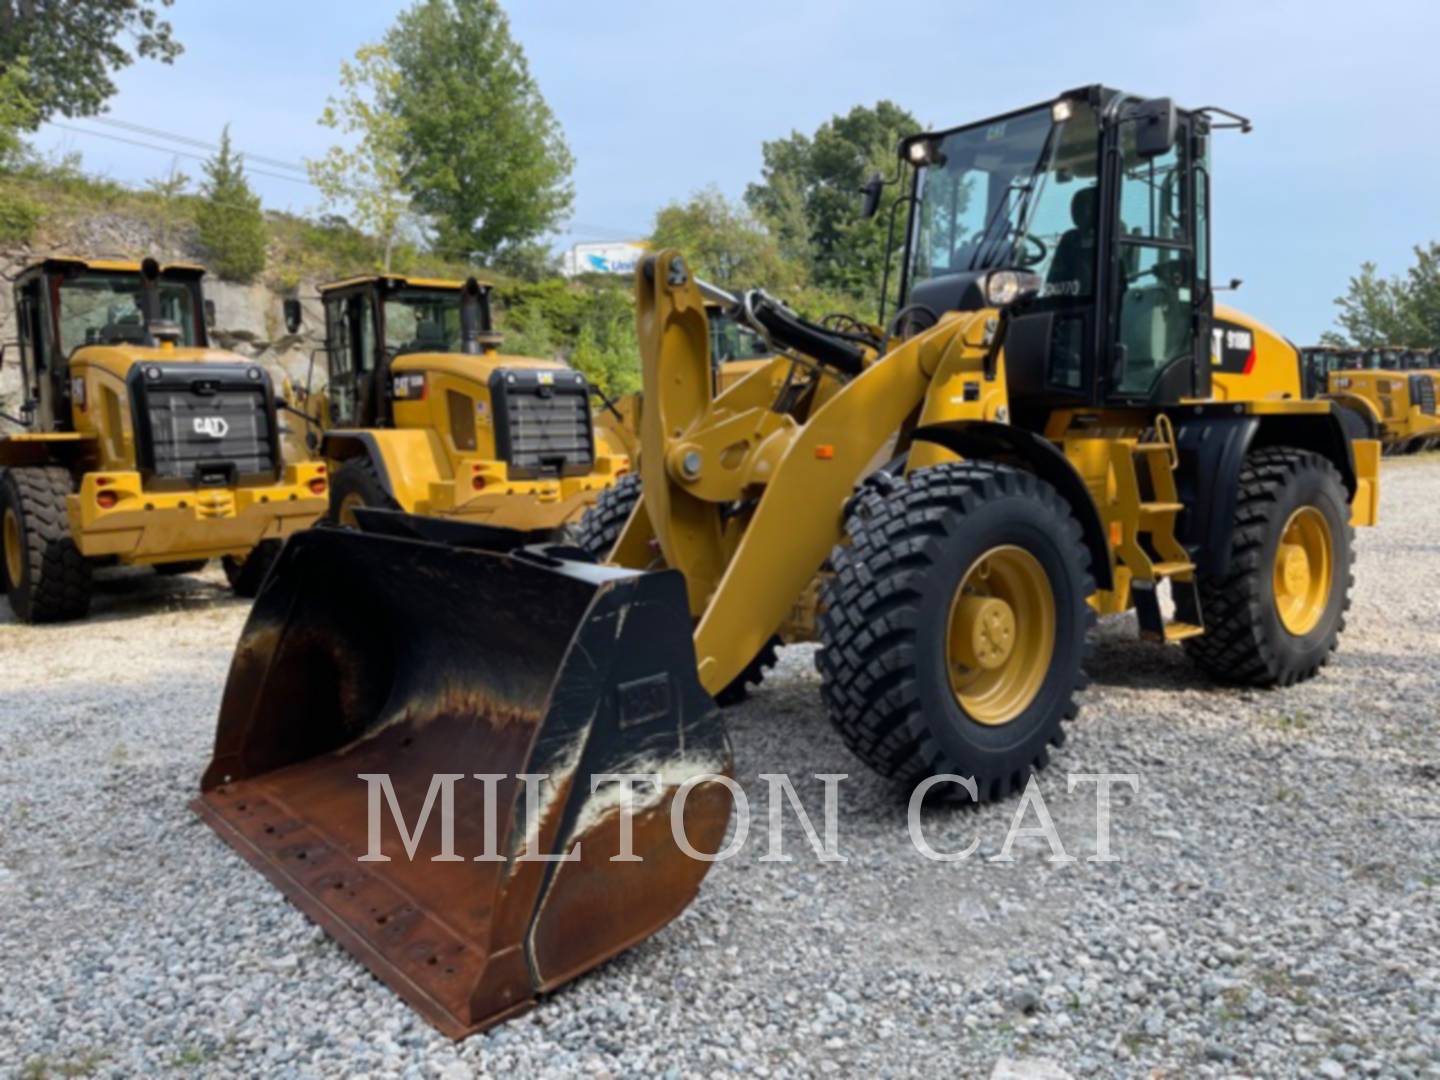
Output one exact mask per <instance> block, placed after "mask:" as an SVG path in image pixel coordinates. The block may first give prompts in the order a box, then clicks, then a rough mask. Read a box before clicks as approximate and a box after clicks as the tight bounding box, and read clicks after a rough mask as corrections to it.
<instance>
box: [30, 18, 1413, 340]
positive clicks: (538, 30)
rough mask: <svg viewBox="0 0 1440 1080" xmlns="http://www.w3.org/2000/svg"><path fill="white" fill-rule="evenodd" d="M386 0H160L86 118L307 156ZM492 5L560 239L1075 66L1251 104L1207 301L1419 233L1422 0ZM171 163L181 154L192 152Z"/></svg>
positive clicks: (1338, 284)
mask: <svg viewBox="0 0 1440 1080" xmlns="http://www.w3.org/2000/svg"><path fill="white" fill-rule="evenodd" d="M405 6H407V5H406V2H404V0H298V2H297V0H286V2H281V0H246V2H245V3H243V4H241V3H234V2H229V0H176V2H175V5H174V6H173V7H172V8H170V9H168V15H167V17H168V18H169V19H170V21H171V23H172V24H173V26H174V29H175V36H176V38H177V39H178V40H179V41H180V42H181V43H182V44H183V45H184V46H185V52H184V54H183V55H182V56H181V57H180V58H179V59H178V60H177V61H176V62H175V64H174V65H172V66H162V65H158V64H154V63H150V62H144V61H140V62H137V63H136V64H135V65H133V66H132V67H130V68H127V69H125V70H124V71H122V72H120V73H119V75H118V76H117V78H116V82H117V84H118V86H119V93H118V94H116V95H115V97H114V98H113V99H112V100H111V102H110V112H109V115H110V117H112V118H114V119H116V120H120V121H124V122H128V123H132V124H141V125H144V126H146V127H150V128H154V129H159V130H163V131H166V132H172V133H177V134H182V135H185V136H188V137H191V138H195V139H201V140H205V141H211V142H213V141H214V140H215V139H216V138H217V137H218V134H219V131H220V128H221V126H222V125H223V124H225V123H227V122H228V123H229V124H230V126H231V135H232V138H233V140H234V143H235V145H236V146H237V147H238V148H239V149H241V150H243V151H245V152H247V153H249V154H251V155H253V156H256V157H269V158H272V159H275V160H277V161H282V162H294V163H299V162H300V161H302V159H304V158H306V157H317V156H319V155H320V154H322V153H323V152H324V150H325V148H326V146H327V145H329V142H330V141H331V138H330V135H331V133H330V132H328V131H327V130H325V129H323V128H321V127H319V126H318V125H317V124H316V122H315V119H316V117H317V116H318V115H319V114H320V111H321V109H322V108H323V106H324V104H325V100H326V97H327V96H328V95H329V94H331V93H332V92H334V90H335V86H336V76H337V72H338V69H339V64H340V62H341V60H343V59H345V58H346V57H348V56H350V55H351V54H353V53H354V51H355V49H356V48H357V47H358V46H360V45H361V44H364V43H366V42H370V41H375V40H377V39H379V38H380V37H381V36H382V35H383V34H384V32H385V30H386V28H387V27H388V26H389V25H390V23H391V21H392V20H393V19H394V16H395V14H396V13H397V12H398V11H399V10H401V9H402V8H404V7H405ZM506 8H507V11H508V12H509V15H510V19H511V24H512V31H513V33H514V35H515V37H516V38H517V40H518V41H519V42H520V43H521V45H522V46H523V48H524V49H525V52H526V54H527V56H528V58H529V62H530V66H531V71H532V73H533V74H534V76H535V78H536V80H537V81H538V83H539V85H540V88H541V91H542V92H543V93H544V95H545V97H546V99H547V100H548V101H549V103H550V106H551V108H552V109H553V110H554V112H555V114H556V116H557V117H558V119H559V121H560V123H561V126H562V127H563V129H564V131H565V135H566V138H567V140H568V141H569V144H570V147H571V149H572V151H573V152H574V155H575V159H576V168H575V174H574V184H575V205H574V211H573V218H572V221H571V224H570V228H569V232H568V234H567V236H566V238H565V239H566V240H567V241H581V240H620V239H633V238H639V237H642V236H644V235H646V234H647V233H648V232H649V231H650V226H651V224H652V221H653V217H654V213H655V211H656V209H658V208H659V207H660V206H662V205H664V204H665V203H667V202H670V201H672V200H676V199H683V198H685V197H686V196H688V195H690V194H691V193H693V192H695V191H697V190H699V189H701V188H704V187H706V186H707V185H710V184H714V185H717V186H718V187H719V188H720V189H721V190H722V191H723V192H725V193H726V194H727V195H729V196H730V197H732V198H738V197H739V196H740V195H742V194H743V192H744V190H745V185H746V184H747V183H749V182H750V181H752V180H755V179H756V178H757V177H758V176H759V172H760V164H761V157H760V147H761V143H762V142H763V141H764V140H766V139H774V138H781V137H784V136H786V135H788V134H790V133H791V132H792V131H801V132H807V133H808V132H813V131H814V130H815V128H817V127H818V126H819V125H820V124H822V123H823V122H824V121H825V120H826V119H828V118H829V117H830V116H832V115H834V114H836V113H841V112H845V111H848V110H849V109H850V108H851V107H852V106H854V105H856V104H873V103H874V102H876V101H878V100H881V99H885V98H888V99H890V100H892V101H895V102H897V103H898V104H900V105H902V106H904V107H905V108H907V109H909V110H910V111H911V112H912V113H913V114H914V115H915V116H916V117H917V118H919V120H920V121H921V123H922V124H923V125H924V126H926V127H930V128H941V127H950V126H954V125H956V124H960V123H966V122H969V121H972V120H980V119H984V118H985V117H987V116H991V115H994V114H997V113H1001V112H1005V111H1008V110H1010V109H1012V108H1016V107H1019V106H1022V105H1027V104H1030V103H1032V102H1036V101H1043V100H1046V99H1049V98H1052V97H1054V96H1055V95H1057V94H1058V93H1060V92H1061V91H1063V90H1068V89H1071V88H1073V87H1077V86H1082V85H1086V84H1089V83H1095V82H1103V83H1105V84H1107V85H1110V86H1116V87H1119V88H1121V89H1125V90H1130V91H1134V92H1136V93H1142V94H1147V95H1153V96H1161V95H1167V96H1171V97H1174V98H1175V99H1176V101H1177V103H1178V104H1180V105H1181V106H1186V107H1198V106H1202V105H1221V106H1224V107H1226V108H1229V109H1233V110H1234V111H1236V112H1240V113H1243V114H1245V115H1246V116H1249V117H1250V118H1251V119H1252V120H1253V121H1254V122H1255V130H1254V132H1253V133H1251V134H1248V135H1241V134H1239V133H1237V132H1222V133H1220V134H1219V136H1218V137H1217V138H1216V140H1215V145H1214V170H1215V180H1214V187H1215V192H1214V219H1215V220H1214V248H1215V261H1214V276H1215V279H1216V281H1217V282H1223V281H1226V280H1228V279H1230V278H1240V279H1242V280H1243V282H1244V285H1243V286H1242V287H1241V289H1240V291H1239V292H1238V293H1236V294H1233V295H1232V296H1230V297H1229V299H1230V300H1231V301H1232V302H1233V303H1234V304H1235V305H1236V306H1238V307H1240V308H1242V309H1243V310H1245V311H1246V312H1248V313H1249V314H1251V315H1253V316H1255V317H1258V318H1260V319H1262V320H1264V321H1265V322H1268V323H1269V324H1270V325H1271V326H1273V327H1275V328H1276V329H1277V330H1279V331H1280V332H1281V333H1283V334H1285V335H1287V336H1288V337H1290V338H1291V339H1292V340H1294V341H1296V342H1299V343H1308V342H1310V341H1312V340H1314V339H1316V338H1318V336H1319V335H1320V333H1321V332H1322V331H1324V330H1325V329H1327V328H1330V327H1331V326H1332V324H1333V320H1334V311H1335V307H1334V299H1335V298H1336V297H1337V296H1339V295H1341V294H1342V293H1343V292H1344V291H1345V287H1346V283H1347V281H1348V280H1349V278H1350V276H1351V275H1352V274H1353V273H1355V272H1356V271H1357V270H1358V268H1359V266H1360V264H1361V263H1362V262H1364V261H1366V260H1369V261H1373V262H1375V263H1377V264H1378V265H1379V268H1380V270H1381V272H1382V273H1385V274H1397V273H1401V272H1403V271H1404V269H1405V268H1406V267H1407V266H1408V265H1409V263H1410V262H1411V249H1412V247H1413V246H1414V245H1415V244H1417V243H1422V242H1428V241H1430V240H1432V239H1434V240H1440V221H1437V219H1440V138H1437V136H1436V130H1437V113H1440V74H1437V69H1436V65H1435V43H1436V42H1437V41H1440V4H1437V3H1435V2H1434V0H1372V2H1369V3H1364V4H1357V3H1354V0H1346V2H1343V3H1340V2H1332V0H1309V2H1291V0H1278V2H1269V0H1247V2H1234V0H1208V2H1206V3H1199V4H1183V5H1182V4H1175V5H1171V4H1166V3H1164V2H1163V0H1150V2H1129V0H1126V2H1118V3H1110V4H1106V3H1103V2H1101V0H1093V2H1091V3H1056V2H1051V0H1031V2H1029V3H1026V4H1024V5H1019V4H1007V3H1003V2H997V0H988V2H985V3H976V2H972V0H889V2H887V3H884V4H876V3H874V2H866V3H860V2H858V0H826V2H820V0H729V2H728V3H726V4H723V5H711V4H693V5H692V4H676V3H673V2H672V3H661V2H658V0H608V2H605V3H595V2H593V0H591V2H585V0H530V2H520V0H511V2H510V3H508V4H507V5H506ZM64 123H65V124H66V125H67V127H66V129H62V128H60V127H58V126H56V125H50V126H47V127H46V128H44V129H42V131H41V132H40V133H39V134H38V135H37V136H36V139H35V144H36V146H37V147H38V148H39V149H41V150H44V151H65V150H76V151H80V152H81V153H82V154H83V158H84V168H85V169H86V170H87V171H90V172H94V173H100V174H104V175H107V176H110V177H113V178H115V179H117V180H122V181H126V182H131V183H140V182H143V181H144V180H145V179H147V178H149V177H154V176H159V175H163V174H165V173H166V172H168V171H169V169H170V166H171V162H172V155H171V154H170V153H169V152H168V151H163V150H155V149H149V148H143V147H137V146H131V145H127V144H123V143H119V142H115V141H113V140H112V139H105V138H100V137H98V136H95V135H93V134H81V133H78V132H76V131H74V130H70V129H73V128H85V129H87V130H88V131H92V132H93V131H103V132H107V133H108V134H111V135H121V136H124V137H131V136H132V135H133V132H132V133H127V132H126V131H124V130H121V129H119V128H116V127H113V126H102V125H98V124H96V123H95V122H94V121H93V120H76V121H64ZM133 137H135V138H138V139H140V140H142V141H150V142H155V143H156V145H162V143H161V142H159V141H158V140H154V139H152V138H150V137H148V136H144V135H133ZM165 145H169V144H165ZM191 149H194V148H193V147H192V148H191ZM200 152H201V153H203V151H200ZM251 164H252V166H253V167H254V168H255V169H260V168H264V167H265V166H262V165H260V164H259V163H257V162H256V161H254V160H252V162H251ZM179 165H180V167H181V168H182V169H183V170H184V171H186V172H188V173H190V174H191V175H196V174H198V172H199V165H200V163H199V162H198V161H193V160H187V159H184V158H182V159H180V160H179ZM274 171H276V172H277V173H280V174H282V175H283V173H284V171H283V170H274ZM252 181H253V183H254V185H255V187H256V189H257V190H258V191H259V192H260V193H261V195H262V197H263V198H264V200H265V202H266V205H267V206H271V207H274V208H277V209H290V210H295V211H307V210H313V209H315V208H316V207H317V205H318V198H317V195H316V193H315V192H314V190H313V189H311V188H309V187H308V186H307V185H305V184H304V183H297V182H295V181H294V180H289V179H282V178H280V176H274V177H271V176H260V175H253V176H252ZM877 289H878V283H877Z"/></svg>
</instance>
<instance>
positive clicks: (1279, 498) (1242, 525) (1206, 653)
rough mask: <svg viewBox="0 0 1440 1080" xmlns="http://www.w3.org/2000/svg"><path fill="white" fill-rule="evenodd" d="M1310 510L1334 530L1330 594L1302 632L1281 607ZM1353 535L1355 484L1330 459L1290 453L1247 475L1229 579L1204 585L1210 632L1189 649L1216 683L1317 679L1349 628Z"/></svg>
mask: <svg viewBox="0 0 1440 1080" xmlns="http://www.w3.org/2000/svg"><path fill="white" fill-rule="evenodd" d="M1307 508H1308V510H1309V511H1313V512H1317V513H1318V515H1319V517H1320V518H1323V520H1324V522H1325V525H1326V527H1327V528H1328V532H1329V550H1330V554H1329V566H1330V570H1329V595H1328V596H1327V597H1325V599H1324V602H1323V610H1322V609H1321V608H1320V606H1319V605H1316V609H1317V611H1318V616H1317V617H1316V618H1315V621H1314V624H1313V626H1310V627H1309V628H1308V629H1306V628H1303V626H1302V627H1301V629H1302V630H1303V632H1301V633H1295V632H1293V631H1292V630H1291V629H1287V627H1286V625H1285V622H1284V618H1283V616H1282V614H1281V611H1280V608H1279V605H1278V603H1277V600H1276V577H1277V574H1279V573H1280V571H1279V569H1277V555H1278V554H1279V548H1280V544H1281V540H1282V537H1283V536H1284V535H1285V534H1286V528H1287V525H1289V524H1290V523H1292V522H1294V521H1295V520H1296V517H1297V515H1299V514H1301V512H1302V511H1307ZM1311 517H1312V520H1314V519H1315V515H1314V513H1312V514H1311ZM1353 536H1354V533H1353V530H1352V529H1351V528H1350V508H1349V500H1348V499H1347V498H1346V494H1345V486H1344V484H1343V483H1341V481H1340V474H1339V473H1337V472H1336V471H1335V466H1334V465H1332V464H1331V463H1330V461H1329V460H1328V459H1326V458H1324V457H1321V456H1320V455H1319V454H1313V453H1310V452H1309V451H1305V450H1294V449H1290V448H1288V447H1275V448H1272V449H1265V450H1258V451H1255V452H1253V453H1251V454H1250V456H1249V457H1248V458H1246V461H1245V467H1244V468H1243V469H1242V470H1241V471H1240V496H1239V499H1238V501H1237V504H1236V507H1235V529H1234V532H1233V534H1232V536H1231V540H1230V569H1229V572H1228V573H1226V574H1225V575H1224V576H1223V577H1219V578H1205V577H1201V578H1200V611H1201V613H1202V614H1203V616H1204V619H1205V633H1204V634H1203V635H1202V636H1201V637H1197V638H1191V639H1190V640H1188V641H1186V642H1185V648H1186V651H1187V652H1188V653H1189V654H1190V656H1191V658H1192V659H1193V660H1194V661H1195V662H1196V663H1197V664H1198V665H1199V666H1200V667H1202V668H1204V669H1205V671H1206V672H1207V673H1208V674H1209V675H1210V676H1211V677H1212V678H1214V679H1217V680H1219V681H1221V682H1227V683H1237V684H1240V685H1245V686H1290V685H1291V684H1293V683H1297V682H1303V681H1304V680H1306V679H1309V678H1311V677H1312V676H1314V675H1315V673H1316V672H1317V671H1319V670H1320V668H1321V667H1322V666H1324V665H1325V664H1326V663H1327V662H1328V661H1329V659H1330V654H1331V653H1332V652H1334V651H1335V646H1336V644H1337V643H1338V641H1339V638H1340V631H1341V630H1343V629H1344V628H1345V612H1346V610H1348V609H1349V607H1350V587H1351V586H1352V585H1353V584H1354V582H1355V578H1354V574H1353V573H1352V557H1353V556H1352V552H1351V543H1352V539H1353ZM1307 565H1308V563H1307ZM1292 621H1293V617H1292Z"/></svg>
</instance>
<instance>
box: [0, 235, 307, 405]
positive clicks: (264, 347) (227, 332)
mask: <svg viewBox="0 0 1440 1080" xmlns="http://www.w3.org/2000/svg"><path fill="white" fill-rule="evenodd" d="M52 254H63V255H76V256H80V257H84V258H100V257H106V256H108V257H111V258H129V259H139V258H143V257H145V256H147V255H153V256H154V257H155V258H157V259H159V260H160V261H161V262H175V261H185V262H195V263H200V264H201V265H204V256H203V252H202V251H201V250H200V249H199V246H198V244H197V243H196V241H195V238H194V235H193V232H191V231H188V230H185V229H181V228H176V227H173V226H163V225H155V224H152V223H150V222H146V221H140V220H136V219H134V218H128V217H123V216H121V215H115V214H100V215H95V216H93V217H90V218H88V219H86V220H85V221H82V222H78V223H76V224H75V225H73V226H70V227H69V228H67V229H66V230H65V232H64V234H63V235H61V236H58V237H52V238H48V239H47V242H46V244H45V246H43V247H40V246H38V245H37V246H35V247H26V246H21V247H16V248H10V249H0V277H3V284H4V296H3V297H0V342H14V340H15V336H16V329H15V308H14V301H13V298H12V296H11V295H10V288H9V286H10V283H11V282H13V281H14V280H15V278H16V277H17V276H18V275H19V274H20V272H21V271H22V270H24V269H25V268H26V267H28V266H30V265H32V264H34V263H35V262H38V261H39V260H40V259H43V258H45V257H46V256H48V255H52ZM317 284H318V283H317V282H314V281H302V282H301V283H300V285H299V286H298V288H296V289H285V290H281V289H278V288H276V287H272V286H271V285H269V284H266V283H263V282H255V283H252V284H248V285H247V284H239V283H236V282H229V281H221V280H220V279H219V278H216V277H211V276H208V275H207V277H206V278H205V282H204V289H205V296H206V298H207V299H209V300H210V301H212V302H213V304H214V307H215V323H214V326H213V327H211V329H210V341H211V344H212V345H214V346H215V347H217V348H222V349H229V350H231V351H233V352H235V353H237V354H238V355H240V356H243V357H245V358H246V359H252V360H258V361H259V362H260V363H261V364H263V365H264V366H265V367H266V368H268V369H269V371H270V374H271V377H272V378H273V379H274V380H275V387H276V389H277V390H279V389H280V388H281V385H282V382H283V380H284V378H286V377H287V376H288V377H289V378H290V379H291V380H292V381H293V382H294V383H295V385H297V386H303V385H304V382H305V379H306V373H307V369H308V368H309V365H310V357H311V354H312V352H313V351H314V350H315V349H318V348H320V347H321V346H322V345H323V344H324V335H325V321H324V315H323V312H322V310H321V307H320V302H319V294H318V292H317V290H316V285H317ZM295 295H299V296H300V298H301V301H302V304H303V306H304V312H305V316H304V323H303V325H302V327H301V329H300V332H299V333H298V334H289V333H287V332H286V330H285V317H284V309H283V303H284V300H285V298H286V297H287V296H295ZM316 363H317V365H323V357H319V356H317V357H316ZM19 367H20V364H19V356H18V355H17V354H16V352H15V347H14V345H13V344H11V345H10V346H9V347H8V348H7V349H6V351H5V360H4V364H3V366H0V413H6V414H9V415H11V416H15V415H17V414H18V413H19V411H20V405H21V400H20V398H21V395H20V371H19ZM315 381H316V383H317V385H318V384H320V383H321V382H322V381H323V366H322V367H320V368H319V369H318V370H317V372H316V375H315ZM13 430H15V425H14V424H11V423H8V422H6V421H4V420H3V419H0V433H4V432H7V431H13Z"/></svg>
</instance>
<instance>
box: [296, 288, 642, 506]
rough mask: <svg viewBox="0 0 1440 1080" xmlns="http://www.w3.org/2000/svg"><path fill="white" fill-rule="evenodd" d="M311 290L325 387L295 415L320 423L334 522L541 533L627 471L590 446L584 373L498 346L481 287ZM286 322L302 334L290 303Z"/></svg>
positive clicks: (615, 457) (625, 464) (619, 457)
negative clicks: (373, 517)
mask: <svg viewBox="0 0 1440 1080" xmlns="http://www.w3.org/2000/svg"><path fill="white" fill-rule="evenodd" d="M320 295H321V298H322V300H323V302H324V308H325V348H324V350H323V353H324V355H325V358H326V365H327V368H328V373H327V374H328V379H327V385H326V388H325V390H324V391H323V395H320V394H317V395H314V396H315V399H316V400H315V401H314V402H313V403H312V402H311V401H310V400H309V398H310V395H309V394H307V395H306V402H305V404H304V405H303V406H302V411H304V412H306V413H308V414H310V415H311V416H312V417H314V416H317V415H318V416H319V417H320V418H322V421H323V426H324V427H325V428H326V430H324V431H323V433H320V432H313V430H312V433H313V434H316V435H317V436H318V439H317V441H318V452H319V454H320V456H321V457H323V458H324V459H325V461H327V462H328V463H329V465H330V467H331V470H332V473H331V479H332V483H331V488H330V518H331V520H334V521H338V522H339V523H341V524H343V525H348V526H354V525H355V512H356V510H357V509H360V508H365V507H369V508H381V509H399V510H404V511H406V512H407V513H413V514H424V515H427V516H431V517H440V518H446V519H448V520H454V521H463V522H471V523H477V524H484V525H488V526H496V527H504V528H511V529H524V530H528V531H532V532H536V533H540V532H551V531H554V530H556V529H558V528H560V527H561V526H563V525H564V524H566V523H567V522H569V521H572V520H575V519H578V518H579V516H580V515H581V514H583V513H584V511H585V509H586V507H588V506H589V505H590V504H591V503H592V502H594V501H595V497H596V496H597V495H598V494H599V493H600V492H601V491H602V490H603V489H604V488H605V487H607V486H608V485H610V484H612V483H613V482H614V481H615V479H616V478H617V477H619V476H621V475H623V474H624V473H625V472H626V471H627V470H628V469H629V465H630V463H629V459H628V458H627V457H626V456H625V455H624V454H623V453H610V452H608V451H607V449H606V448H605V447H603V446H601V447H599V448H598V450H597V444H596V440H595V436H594V431H593V423H592V420H591V416H590V386H589V384H588V382H587V381H586V379H585V376H583V375H582V374H581V373H580V372H578V371H575V370H573V369H571V368H569V367H567V366H566V365H564V364H562V363H559V362H557V361H553V360H535V359H529V358H526V357H519V356H509V355H505V354H502V353H501V352H500V351H499V350H500V344H501V336H500V335H499V334H498V333H496V332H495V330H494V328H493V323H492V318H491V309H490V286H488V285H483V284H481V283H480V282H478V281H476V280H475V279H474V278H471V279H470V280H468V281H465V282H460V281H445V280H436V279H428V278H411V277H402V276H397V275H384V276H368V277H358V278H351V279H348V280H345V281H337V282H333V283H331V284H328V285H324V286H321V289H320ZM286 318H287V325H288V326H289V328H290V329H291V331H292V332H294V331H295V330H297V329H298V328H299V325H300V305H299V303H298V301H291V302H289V304H288V305H287V309H286ZM312 426H320V425H319V424H313V422H312Z"/></svg>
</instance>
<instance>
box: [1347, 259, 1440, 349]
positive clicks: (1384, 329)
mask: <svg viewBox="0 0 1440 1080" xmlns="http://www.w3.org/2000/svg"><path fill="white" fill-rule="evenodd" d="M1335 303H1336V305H1337V306H1338V307H1339V309H1340V311H1339V314H1337V315H1336V317H1335V321H1336V323H1338V324H1339V330H1338V331H1330V332H1328V333H1326V334H1325V335H1324V340H1325V341H1326V342H1327V343H1329V344H1335V345H1358V346H1360V347H1362V348H1368V347H1372V346H1377V345H1409V346H1412V347H1417V348H1440V242H1436V241H1431V242H1430V243H1429V244H1428V245H1417V246H1416V248H1415V263H1414V265H1412V266H1410V267H1409V268H1408V269H1407V270H1406V271H1405V273H1404V274H1403V275H1399V276H1397V277H1393V278H1385V277H1381V276H1380V273H1379V271H1378V269H1377V268H1376V266H1375V264H1374V263H1372V262H1367V263H1365V264H1363V265H1362V266H1361V267H1360V272H1359V273H1358V274H1356V275H1355V276H1354V277H1352V278H1351V279H1350V285H1349V288H1348V289H1347V290H1346V293H1345V295H1344V296H1341V297H1338V298H1337V299H1336V300H1335Z"/></svg>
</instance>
